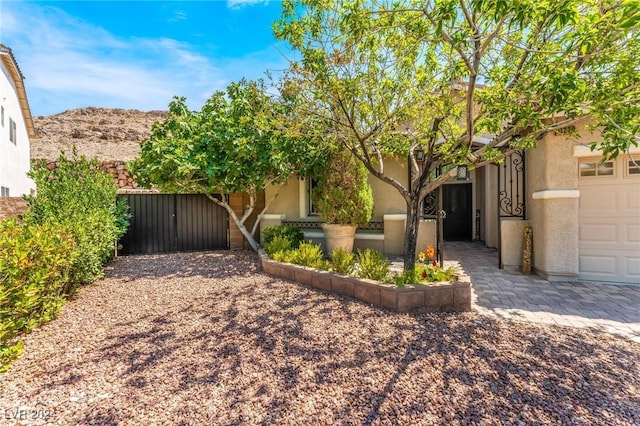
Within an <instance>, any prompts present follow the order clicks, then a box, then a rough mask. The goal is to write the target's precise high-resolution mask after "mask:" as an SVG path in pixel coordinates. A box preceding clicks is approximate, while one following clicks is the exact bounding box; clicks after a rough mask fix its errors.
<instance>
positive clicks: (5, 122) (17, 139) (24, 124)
mask: <svg viewBox="0 0 640 426" xmlns="http://www.w3.org/2000/svg"><path fill="white" fill-rule="evenodd" d="M0 59H1V61H0V66H1V67H2V75H1V76H0V197H20V196H22V195H25V194H29V193H31V191H32V190H33V189H34V188H35V185H34V183H33V181H32V180H31V179H29V178H28V177H27V173H28V172H29V168H30V146H29V138H33V137H35V129H34V125H33V119H32V117H31V111H30V109H29V102H28V101H27V93H26V91H25V87H24V76H23V75H22V72H21V71H20V67H18V63H17V61H16V58H15V57H14V55H13V52H12V51H11V49H9V48H8V47H7V46H5V45H3V44H0Z"/></svg>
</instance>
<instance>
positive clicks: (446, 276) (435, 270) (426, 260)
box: [415, 245, 455, 282]
mask: <svg viewBox="0 0 640 426" xmlns="http://www.w3.org/2000/svg"><path fill="white" fill-rule="evenodd" d="M435 255H436V250H435V248H434V247H433V246H432V245H428V246H427V248H426V249H425V251H421V252H420V253H418V263H417V264H416V269H415V277H416V280H417V281H418V282H437V281H449V280H451V278H453V274H454V273H455V270H454V269H453V268H452V267H448V268H443V267H441V266H438V262H437V261H436V259H435Z"/></svg>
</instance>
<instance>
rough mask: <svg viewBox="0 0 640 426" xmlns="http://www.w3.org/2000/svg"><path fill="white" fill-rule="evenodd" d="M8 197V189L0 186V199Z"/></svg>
mask: <svg viewBox="0 0 640 426" xmlns="http://www.w3.org/2000/svg"><path fill="white" fill-rule="evenodd" d="M8 196H9V188H7V187H5V186H0V197H8Z"/></svg>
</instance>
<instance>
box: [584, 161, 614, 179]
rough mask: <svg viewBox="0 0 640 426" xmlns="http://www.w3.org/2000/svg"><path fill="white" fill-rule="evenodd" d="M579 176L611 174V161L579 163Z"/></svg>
mask: <svg viewBox="0 0 640 426" xmlns="http://www.w3.org/2000/svg"><path fill="white" fill-rule="evenodd" d="M580 176H581V177H584V176H613V161H605V162H604V163H599V162H597V161H592V162H584V163H580Z"/></svg>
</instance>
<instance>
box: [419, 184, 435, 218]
mask: <svg viewBox="0 0 640 426" xmlns="http://www.w3.org/2000/svg"><path fill="white" fill-rule="evenodd" d="M438 191H439V189H436V190H434V191H431V192H430V193H428V194H427V196H426V197H424V200H423V201H422V217H423V218H426V219H429V218H435V217H436V212H437V208H438Z"/></svg>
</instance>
